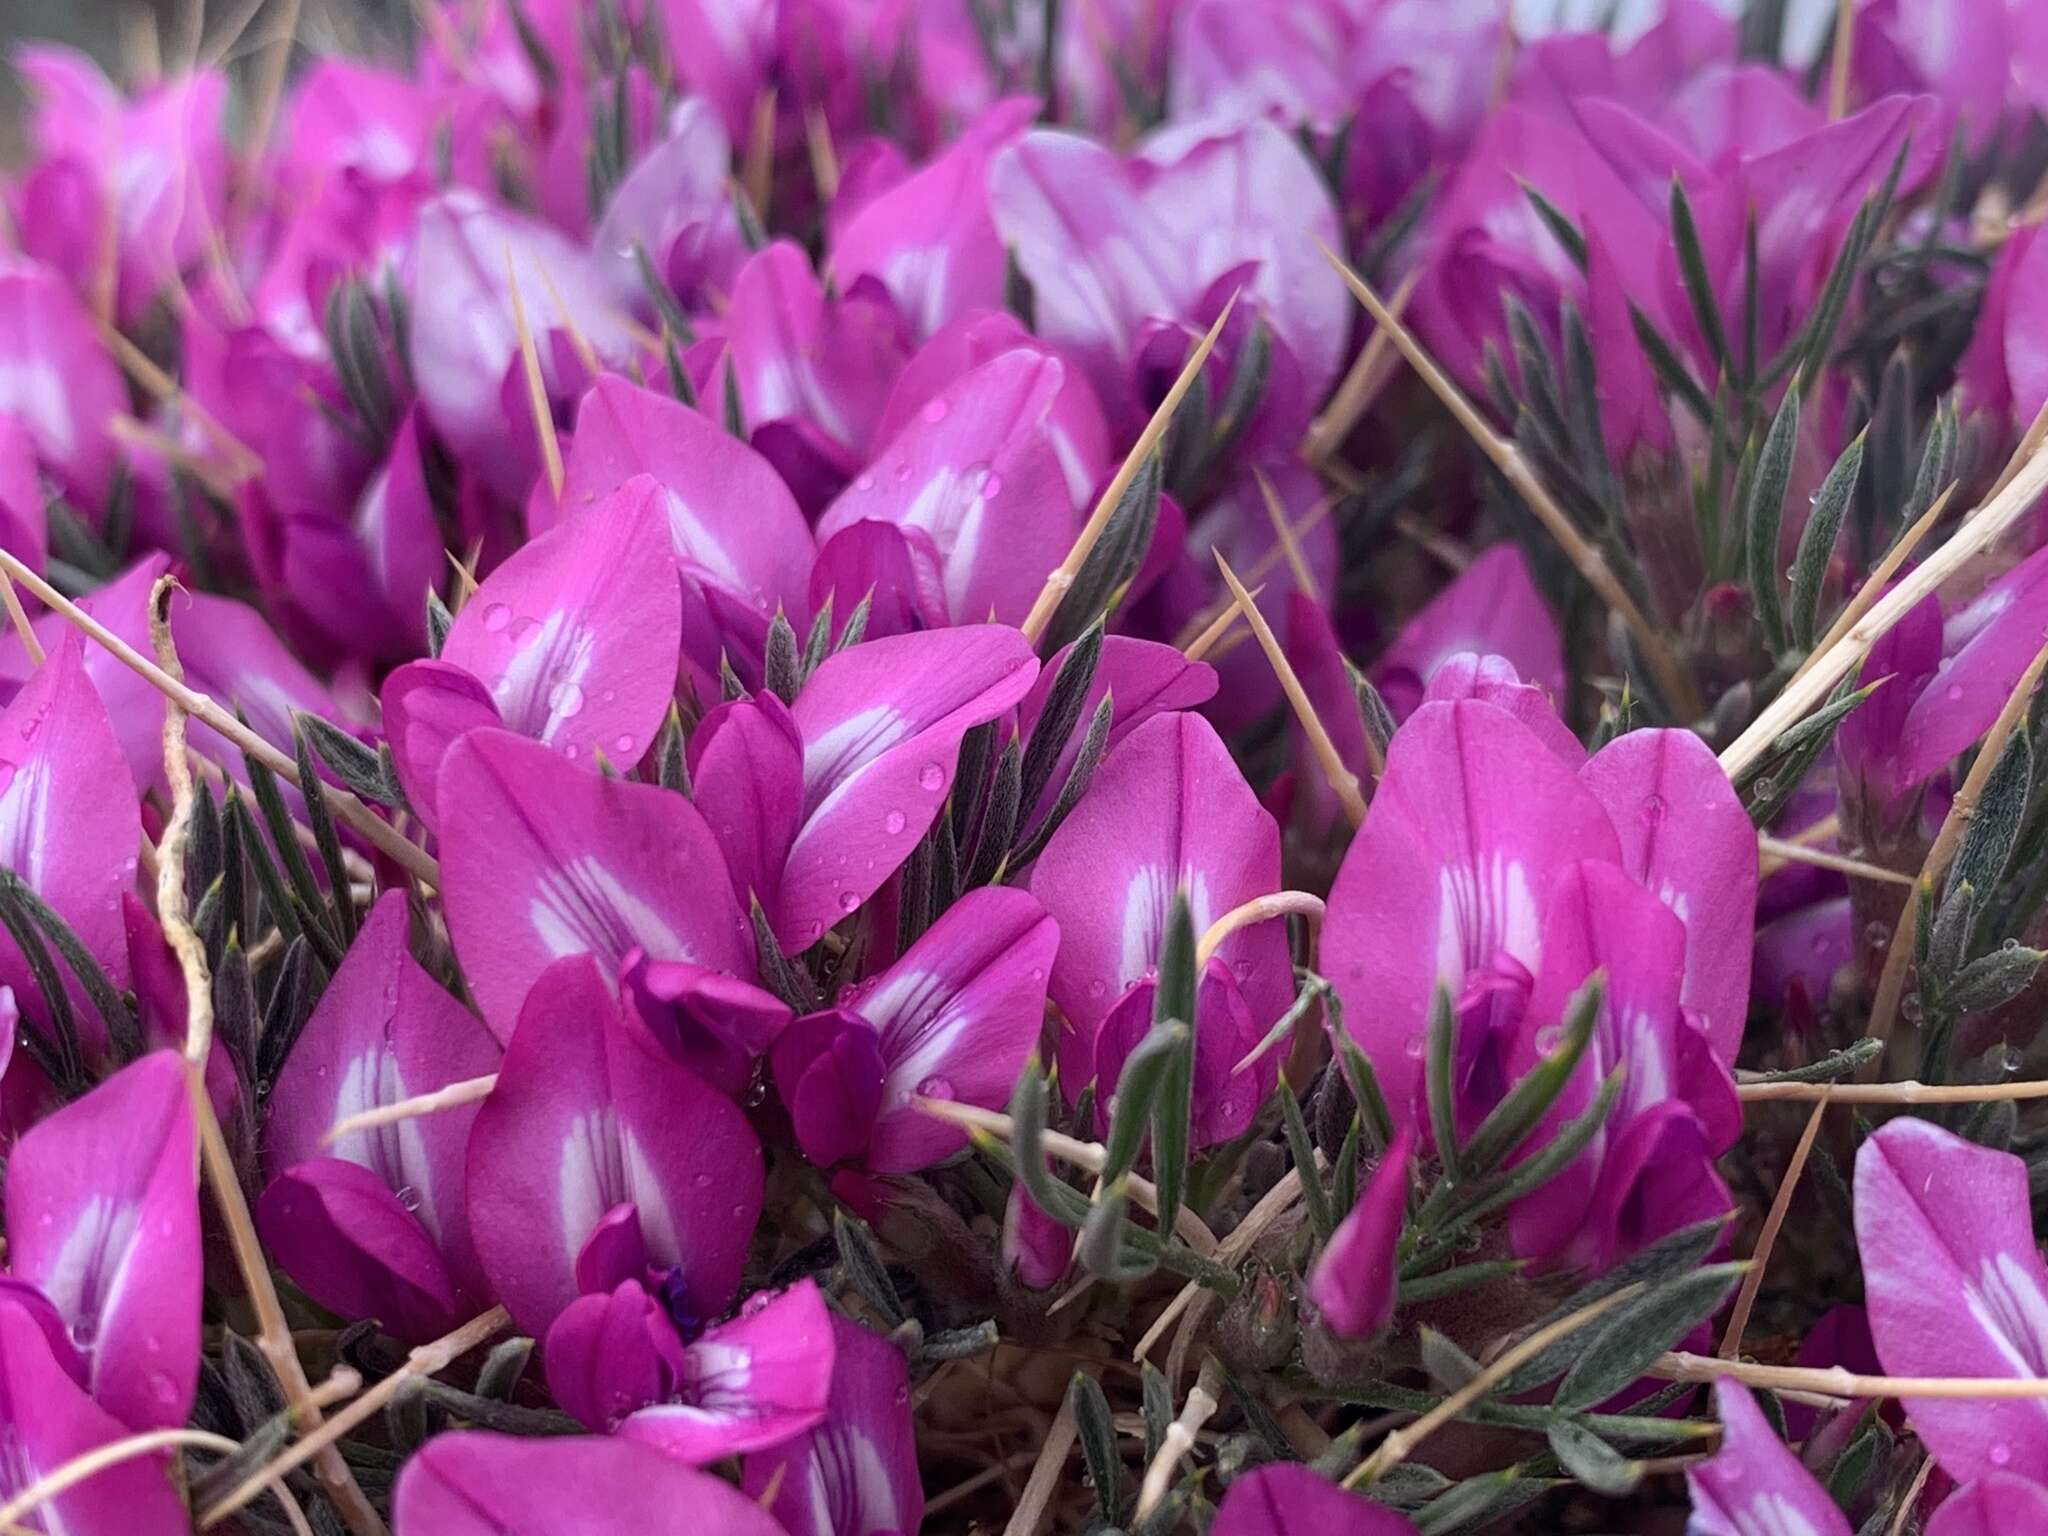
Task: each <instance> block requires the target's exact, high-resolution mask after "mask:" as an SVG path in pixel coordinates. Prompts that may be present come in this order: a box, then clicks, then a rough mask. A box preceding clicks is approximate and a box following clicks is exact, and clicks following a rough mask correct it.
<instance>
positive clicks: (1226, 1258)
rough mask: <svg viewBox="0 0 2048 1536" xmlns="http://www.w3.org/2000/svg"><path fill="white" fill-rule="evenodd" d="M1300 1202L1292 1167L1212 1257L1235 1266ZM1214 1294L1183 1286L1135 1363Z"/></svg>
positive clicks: (1135, 1353) (1141, 1344) (1319, 1163)
mask: <svg viewBox="0 0 2048 1536" xmlns="http://www.w3.org/2000/svg"><path fill="white" fill-rule="evenodd" d="M1323 1167H1324V1162H1323V1154H1322V1153H1320V1152H1318V1153H1316V1170H1317V1172H1318V1174H1320V1173H1321V1171H1322V1169H1323ZM1300 1199H1301V1170H1300V1169H1299V1168H1290V1169H1288V1171H1287V1176H1286V1177H1285V1178H1283V1179H1281V1181H1280V1182H1279V1183H1278V1184H1275V1185H1274V1186H1273V1187H1272V1188H1271V1189H1269V1190H1267V1191H1266V1193H1265V1194H1264V1195H1263V1196H1261V1197H1260V1199H1259V1203H1258V1204H1257V1205H1255V1206H1253V1207H1252V1208H1251V1210H1250V1212H1248V1213H1247V1214H1246V1216H1245V1218H1244V1220H1243V1221H1241V1222H1239V1223H1238V1224H1237V1225H1236V1226H1235V1227H1233V1228H1231V1229H1230V1232H1229V1235H1227V1236H1226V1237H1224V1238H1223V1240H1222V1241H1221V1242H1219V1243H1217V1245H1216V1252H1215V1253H1214V1254H1212V1255H1211V1257H1212V1258H1214V1259H1215V1261H1216V1262H1217V1263H1218V1264H1224V1265H1235V1264H1236V1263H1237V1261H1238V1260H1239V1259H1241V1258H1243V1257H1244V1256H1245V1255H1246V1254H1247V1253H1249V1252H1251V1248H1252V1244H1253V1243H1255V1242H1257V1241H1258V1240H1259V1239H1260V1238H1261V1237H1263V1236H1265V1235H1266V1229H1267V1228H1268V1227H1270V1226H1272V1225H1273V1223H1274V1222H1276V1221H1278V1220H1279V1219H1280V1218H1281V1217H1282V1216H1284V1215H1286V1214H1287V1212H1288V1211H1289V1210H1291V1209H1292V1208H1293V1207H1294V1204H1295V1202H1296V1201H1298V1200H1300ZM1213 1294H1214V1292H1212V1291H1210V1290H1208V1289H1207V1288H1206V1287H1204V1286H1203V1285H1201V1284H1200V1283H1199V1282H1198V1281H1194V1280H1190V1281H1189V1282H1188V1283H1187V1284H1186V1285H1184V1286H1182V1287H1181V1289H1180V1292H1179V1294H1178V1295H1176V1296H1175V1297H1174V1298H1173V1300H1172V1301H1170V1302H1168V1303H1167V1304H1166V1307H1165V1308H1164V1310H1162V1311H1161V1312H1160V1314H1159V1315H1158V1316H1157V1317H1156V1318H1154V1319H1153V1320H1152V1326H1151V1327H1150V1328H1147V1329H1146V1330H1145V1334H1144V1337H1142V1338H1141V1339H1139V1340H1138V1342H1137V1344H1136V1345H1135V1346H1134V1347H1133V1348H1132V1350H1131V1358H1132V1359H1133V1360H1142V1359H1144V1358H1145V1356H1146V1355H1148V1354H1150V1353H1151V1352H1152V1346H1153V1345H1155V1344H1157V1343H1158V1342H1159V1341H1160V1340H1161V1339H1162V1338H1164V1337H1165V1336H1166V1330H1167V1329H1168V1328H1171V1327H1172V1326H1173V1323H1174V1319H1176V1318H1177V1317H1179V1316H1180V1315H1181V1314H1182V1313H1183V1312H1185V1311H1187V1310H1188V1308H1189V1307H1191V1306H1193V1307H1199V1305H1200V1303H1201V1301H1202V1299H1203V1298H1204V1297H1207V1296H1211V1295H1213ZM1178 1374H1179V1373H1178V1372H1177V1371H1175V1372H1170V1373H1169V1375H1168V1378H1167V1379H1168V1380H1172V1379H1173V1376H1175V1375H1178Z"/></svg>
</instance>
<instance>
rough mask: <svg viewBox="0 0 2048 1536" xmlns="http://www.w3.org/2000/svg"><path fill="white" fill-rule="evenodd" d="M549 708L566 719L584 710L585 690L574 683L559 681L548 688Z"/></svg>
mask: <svg viewBox="0 0 2048 1536" xmlns="http://www.w3.org/2000/svg"><path fill="white" fill-rule="evenodd" d="M548 709H549V710H550V711H551V712H552V713H554V714H557V715H559V716H561V717H562V718H563V719H564V720H568V719H571V718H573V717H574V716H576V715H579V714H581V713H582V712H583V690H582V689H581V688H580V687H578V686H577V685H576V684H574V683H557V684H555V686H554V687H552V688H550V689H549V690H548Z"/></svg>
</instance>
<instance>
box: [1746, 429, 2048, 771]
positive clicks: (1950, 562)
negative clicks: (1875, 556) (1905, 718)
mask: <svg viewBox="0 0 2048 1536" xmlns="http://www.w3.org/2000/svg"><path fill="white" fill-rule="evenodd" d="M2044 489H2048V452H2044V451H2043V450H2042V449H2041V448H2036V449H2035V450H2034V452H2033V454H2032V455H2031V456H2030V457H2029V458H2028V459H2027V461H2026V463H2025V464H2024V465H2022V466H2021V468H2020V470H2019V472H2018V473H2017V474H2015V475H2014V476H2013V477H2012V479H2011V480H2010V481H2008V482H2007V483H2006V485H2005V487H2004V488H2003V489H2002V490H2000V491H1999V492H1998V493H1997V494H1996V495H1994V496H1992V497H1991V498H1990V499H1989V500H1987V501H1986V502H1984V503H1983V505H1981V506H1980V507H1978V508H1977V510H1976V511H1974V512H1972V513H1971V514H1970V515H1969V516H1968V517H1967V518H1966V519H1964V521H1963V523H1962V526H1960V527H1959V528H1957V529H1956V531H1955V532H1954V533H1953V534H1951V535H1950V536H1949V538H1948V541H1947V542H1946V543H1944V544H1943V545H1942V546H1941V548H1939V549H1937V550H1935V551H1934V553H1933V554H1931V555H1929V556H1928V557H1927V558H1926V559H1925V560H1923V561H1922V562H1921V563H1920V564H1919V565H1917V566H1915V567H1914V568H1913V569H1912V570H1911V571H1909V572H1908V573H1907V574H1906V575H1905V576H1904V577H1902V578H1901V579H1900V581H1899V584H1898V585H1897V586H1895V587H1893V588H1892V589H1891V590H1890V591H1889V592H1887V593H1885V594H1884V595H1883V596H1882V597H1880V598H1878V599H1877V601H1876V602H1875V603H1873V604H1872V605H1871V606H1870V608H1869V610H1868V611H1867V612H1866V613H1865V614H1864V615H1863V617H1862V618H1860V619H1858V620H1857V621H1856V622H1855V623H1853V624H1851V625H1850V626H1849V627H1848V628H1847V629H1845V630H1843V631H1842V633H1841V634H1840V635H1839V636H1838V637H1837V638H1836V639H1835V640H1834V642H1833V643H1831V644H1830V645H1829V646H1828V647H1827V648H1826V649H1825V650H1817V651H1815V652H1814V654H1813V656H1812V657H1811V658H1810V659H1809V661H1808V664H1807V667H1806V670H1805V671H1803V672H1801V673H1799V674H1798V675H1797V676H1795V677H1794V678H1793V679H1792V681H1791V682H1790V683H1788V684H1786V685H1785V689H1784V691H1783V692H1782V693H1780V694H1779V695H1778V696H1777V697H1776V698H1775V699H1773V700H1772V701H1771V703H1770V705H1769V707H1768V708H1766V709H1765V710H1764V711H1763V712H1762V713H1761V714H1759V715H1758V716H1757V717H1756V719H1755V720H1754V721H1752V722H1751V723H1750V726H1749V729H1748V730H1746V731H1744V732H1743V733H1742V734H1741V735H1740V736H1738V737H1737V738H1736V739H1735V741H1734V743H1733V744H1732V745H1730V746H1729V747H1728V748H1727V749H1726V750H1725V751H1723V752H1722V753H1721V767H1722V768H1723V769H1724V770H1725V771H1726V772H1727V773H1728V774H1730V775H1731V776H1733V775H1735V774H1738V773H1741V772H1742V771H1743V770H1744V769H1746V768H1749V767H1751V766H1752V765H1754V764H1755V763H1756V762H1757V761H1758V760H1759V759H1761V758H1762V757H1763V755H1764V753H1765V752H1767V751H1769V750H1770V747H1771V744H1772V743H1773V742H1775V741H1776V740H1777V739H1778V738H1779V737H1780V736H1781V735H1783V734H1784V733H1785V732H1786V731H1787V730H1788V729H1790V728H1791V727H1792V726H1794V725H1797V724H1798V723H1799V721H1800V720H1802V719H1804V718H1805V716H1806V714H1807V712H1808V711H1809V710H1811V709H1812V708H1813V707H1814V706H1815V705H1816V704H1818V703H1820V702H1821V700H1823V699H1825V698H1826V697H1827V696H1828V694H1829V693H1830V692H1832V691H1833V689H1834V687H1835V685H1836V684H1837V683H1839V682H1841V680H1842V679H1843V678H1845V677H1847V676H1848V675H1849V674H1850V673H1851V672H1852V671H1854V670H1855V669H1856V668H1857V667H1858V666H1859V665H1860V664H1861V663H1862V661H1863V658H1864V657H1866V656H1868V655H1869V654H1870V648H1871V647H1872V646H1873V645H1875V644H1876V643H1877V642H1878V640H1879V639H1880V638H1881V637H1882V636H1883V635H1884V634H1885V633H1886V632H1887V631H1888V630H1890V629H1891V627H1892V626H1893V625H1894V624H1896V623H1898V622H1899V620H1901V619H1903V618H1904V617H1905V616H1906V615H1907V614H1908V613H1910V612H1912V611H1913V609H1914V608H1915V607H1916V606H1917V605H1918V604H1919V603H1920V601H1921V600H1922V599H1923V598H1925V597H1927V596H1928V595H1929V594H1930V593H1933V592H1935V591H1938V590H1939V589H1940V587H1941V585H1942V583H1943V582H1945V581H1947V580H1948V578H1949V577H1950V576H1952V575H1954V574H1955V573H1956V572H1957V571H1958V570H1960V569H1961V568H1962V566H1963V565H1964V564H1965V562H1967V561H1968V560H1970V559H1971V558H1972V557H1974V556H1975V555H1977V554H1979V553H1981V552H1982V551H1983V550H1985V549H1988V548H1989V547H1990V546H1991V544H1992V543H1993V542H1994V541H1996V540H1997V539H1998V538H1999V537H2000V535H2002V534H2004V533H2005V532H2007V531H2008V530H2009V529H2011V528H2012V526H2013V525H2014V524H2015V523H2017V522H2018V521H2019V520H2020V519H2021V518H2022V517H2024V516H2025V515H2026V514H2027V512H2028V511H2029V509H2031V508H2032V506H2033V505H2034V502H2035V501H2036V500H2037V499H2038V498H2039V496H2040V494H2041V492H2042V491H2043V490H2044Z"/></svg>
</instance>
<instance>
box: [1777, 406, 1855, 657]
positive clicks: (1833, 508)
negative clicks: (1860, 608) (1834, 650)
mask: <svg viewBox="0 0 2048 1536" xmlns="http://www.w3.org/2000/svg"><path fill="white" fill-rule="evenodd" d="M1868 436H1869V434H1868V433H1867V432H1859V433H1858V434H1857V435H1856V440H1855V441H1854V442H1852V443H1851V444H1850V445H1849V446H1848V447H1847V448H1845V449H1844V450H1843V451H1842V456H1841V457H1840V458H1839V459H1837V460H1835V467H1834V468H1833V469H1831V470H1829V471H1828V475H1827V478H1826V479H1825V480H1823V481H1822V482H1821V486H1820V490H1819V491H1818V492H1816V493H1815V495H1814V498H1813V514H1812V516H1811V517H1809V518H1808V519H1807V522H1806V528H1805V530H1804V531H1803V532H1802V533H1801V534H1800V535H1799V553H1798V555H1797V556H1796V557H1795V558H1794V560H1793V562H1792V614H1791V627H1792V643H1793V644H1794V645H1796V646H1798V647H1799V648H1800V649H1801V650H1808V651H1810V650H1812V649H1813V641H1814V633H1815V627H1816V626H1815V622H1814V621H1815V616H1816V615H1817V614H1818V612H1819V610H1820V592H1821V586H1822V584H1823V583H1824V582H1825V581H1826V579H1827V573H1828V561H1829V560H1830V559H1831V558H1832V557H1833V555H1834V551H1835V541H1836V539H1837V537H1838V536H1839V535H1840V533H1841V531H1842V517H1843V515H1844V514H1845V513H1846V512H1847V511H1848V510H1849V503H1850V502H1851V501H1852V500H1853V499H1854V498H1855V495H1856V482H1857V479H1858V477H1859V476H1860V475H1861V474H1862V472H1863V445H1864V442H1865V440H1866V438H1867V437H1868Z"/></svg>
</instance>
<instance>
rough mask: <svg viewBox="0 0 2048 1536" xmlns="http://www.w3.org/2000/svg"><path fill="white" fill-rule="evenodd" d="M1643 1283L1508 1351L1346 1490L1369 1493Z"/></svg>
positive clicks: (1391, 1439)
mask: <svg viewBox="0 0 2048 1536" xmlns="http://www.w3.org/2000/svg"><path fill="white" fill-rule="evenodd" d="M1642 1293H1643V1287H1642V1286H1641V1284H1636V1285H1625V1286H1623V1287H1622V1288H1621V1289H1620V1290H1618V1291H1612V1292H1609V1293H1608V1294H1607V1295H1605V1296H1602V1297H1601V1298H1600V1299H1599V1300H1598V1301H1595V1302H1591V1303H1589V1304H1587V1305H1586V1306H1583V1307H1580V1308H1579V1309H1578V1311H1576V1312H1572V1313H1568V1314H1567V1315H1565V1316H1563V1317H1561V1318H1559V1319H1558V1320H1557V1321H1556V1322H1554V1323H1552V1324H1550V1325H1549V1326H1548V1327H1546V1328H1538V1329H1537V1330H1536V1331H1535V1332H1534V1333H1532V1334H1530V1335H1529V1336H1528V1337H1527V1338H1526V1339H1524V1340H1522V1341H1521V1343H1519V1344H1517V1345H1515V1347H1514V1348H1512V1349H1509V1350H1506V1351H1504V1352H1503V1353H1502V1354H1501V1356H1500V1358H1499V1359H1497V1360H1495V1361H1494V1362H1493V1363H1492V1364H1490V1365H1488V1366H1487V1367H1486V1369H1485V1370H1483V1371H1481V1372H1480V1373H1479V1374H1478V1375H1476V1376H1474V1377H1473V1378H1472V1379H1471V1380H1470V1381H1468V1382H1466V1383H1465V1385H1464V1386H1462V1387H1460V1388H1458V1390H1457V1391H1455V1392H1453V1393H1452V1394H1451V1395H1450V1396H1449V1397H1446V1398H1445V1399H1444V1400H1443V1401H1442V1402H1440V1403H1438V1404H1437V1405H1436V1406H1435V1407H1434V1408H1432V1409H1430V1410H1429V1412H1427V1413H1425V1414H1423V1415H1422V1417H1421V1418H1419V1419H1417V1420H1416V1421H1415V1422H1414V1423H1413V1424H1409V1425H1407V1426H1405V1427H1403V1428H1401V1429H1397V1430H1395V1431H1394V1432H1393V1433H1392V1434H1390V1435H1388V1436H1387V1438H1386V1439H1384V1440H1382V1441H1381V1442H1380V1443H1379V1446H1378V1447H1377V1448H1376V1449H1375V1450H1374V1451H1373V1453H1372V1454H1371V1455H1370V1456H1368V1457H1366V1459H1365V1460H1364V1461H1363V1462H1361V1463H1360V1464H1359V1467H1358V1469H1357V1470H1356V1471H1355V1472H1353V1473H1352V1474H1351V1475H1350V1476H1349V1477H1347V1478H1345V1479H1344V1486H1345V1487H1347V1488H1369V1487H1371V1486H1372V1484H1373V1482H1374V1481H1375V1480H1376V1479H1377V1478H1379V1477H1381V1476H1382V1475H1384V1474H1385V1473H1386V1472H1387V1471H1388V1470H1389V1469H1390V1468H1393V1467H1397V1466H1399V1465H1400V1464H1401V1463H1402V1462H1404V1461H1406V1460H1407V1459H1408V1457H1409V1456H1410V1455H1411V1454H1413V1452H1414V1450H1415V1448H1416V1447H1417V1446H1419V1445H1421V1444H1422V1442H1423V1441H1425V1440H1427V1439H1428V1438H1429V1437H1430V1436H1431V1435H1433V1434H1435V1433H1436V1432H1437V1431H1438V1430H1439V1429H1441V1428H1443V1426H1444V1425H1446V1424H1448V1423H1450V1421H1451V1420H1452V1419H1455V1418H1456V1417H1457V1416H1458V1415H1459V1414H1461V1413H1463V1412H1464V1411H1465V1410H1466V1409H1467V1408H1470V1407H1471V1406H1472V1405H1473V1404H1474V1403H1476V1402H1478V1401H1479V1400H1480V1399H1481V1398H1483V1397H1485V1396H1486V1394H1487V1393H1489V1392H1491V1391H1492V1390H1493V1389H1494V1388H1495V1387H1496V1386H1498V1385H1499V1384H1500V1383H1501V1382H1503V1381H1505V1380H1507V1378H1508V1377H1510V1376H1512V1375H1513V1374H1514V1373H1515V1372H1516V1371H1517V1370H1519V1369H1520V1368H1521V1366H1522V1364H1523V1363H1524V1362H1525V1361H1528V1360H1533V1359H1535V1358H1536V1356H1538V1355H1539V1354H1541V1353H1542V1352H1543V1351H1544V1350H1546V1349H1548V1348H1549V1347H1550V1346H1551V1345H1552V1344H1555V1343H1556V1342H1557V1341H1558V1340H1559V1339H1563V1338H1568V1337H1570V1336H1571V1335H1572V1334H1574V1333H1576V1332H1578V1331H1579V1329H1581V1328H1583V1327H1585V1326H1586V1324H1588V1323H1590V1322H1592V1321H1593V1320H1594V1319H1595V1318H1597V1317H1599V1316H1600V1315H1601V1314H1602V1313H1605V1312H1608V1311H1611V1310H1612V1309H1613V1308H1615V1307H1618V1306H1620V1305H1621V1304H1622V1303H1624V1302H1628V1301H1633V1300H1635V1298H1636V1297H1638V1296H1640V1295H1642Z"/></svg>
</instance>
